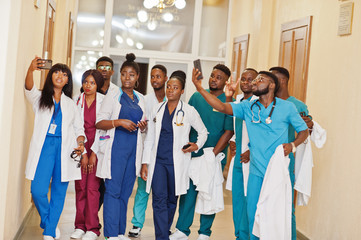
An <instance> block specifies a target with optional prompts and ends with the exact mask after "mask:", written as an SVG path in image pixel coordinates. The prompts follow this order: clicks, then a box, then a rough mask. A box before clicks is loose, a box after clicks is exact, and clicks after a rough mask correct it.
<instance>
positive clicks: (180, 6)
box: [175, 0, 186, 9]
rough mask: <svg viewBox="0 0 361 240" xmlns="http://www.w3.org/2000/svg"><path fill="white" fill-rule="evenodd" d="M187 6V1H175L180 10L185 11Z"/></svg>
mask: <svg viewBox="0 0 361 240" xmlns="http://www.w3.org/2000/svg"><path fill="white" fill-rule="evenodd" d="M185 6H186V1H185V0H176V1H175V7H176V8H178V9H183V8H185Z"/></svg>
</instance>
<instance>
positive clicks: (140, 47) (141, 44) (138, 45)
mask: <svg viewBox="0 0 361 240" xmlns="http://www.w3.org/2000/svg"><path fill="white" fill-rule="evenodd" d="M135 46H136V47H137V48H138V49H143V43H140V42H137V44H135Z"/></svg>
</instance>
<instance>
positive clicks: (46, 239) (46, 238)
mask: <svg viewBox="0 0 361 240" xmlns="http://www.w3.org/2000/svg"><path fill="white" fill-rule="evenodd" d="M43 239H44V240H54V238H53V237H52V236H48V235H44V236H43Z"/></svg>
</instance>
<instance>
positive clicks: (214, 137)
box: [188, 89, 233, 157]
mask: <svg viewBox="0 0 361 240" xmlns="http://www.w3.org/2000/svg"><path fill="white" fill-rule="evenodd" d="M207 92H210V91H209V89H207ZM217 98H218V99H219V100H221V101H222V102H226V95H225V94H224V93H222V94H221V95H219V96H218V97H217ZM188 104H189V105H191V106H193V107H194V108H195V109H196V110H197V112H198V113H199V115H200V116H201V119H202V121H203V123H204V125H205V126H206V128H207V130H208V138H207V141H206V142H205V144H204V145H203V148H207V147H215V146H216V145H217V143H218V140H219V138H220V137H221V136H222V135H223V133H224V132H225V130H231V131H233V118H232V117H231V116H228V115H226V114H224V113H221V112H218V111H217V110H215V109H213V107H211V105H209V104H208V103H207V102H206V100H205V99H204V98H203V96H202V95H201V94H200V93H199V92H196V93H194V94H193V95H192V97H191V98H190V99H189V102H188ZM197 136H198V134H197V131H195V130H194V129H193V128H192V129H191V132H190V135H189V141H190V142H196V141H197ZM203 148H201V149H200V150H199V151H198V152H197V153H195V152H193V153H192V157H199V156H202V155H203ZM226 151H227V147H225V148H224V149H223V152H224V153H225V154H226Z"/></svg>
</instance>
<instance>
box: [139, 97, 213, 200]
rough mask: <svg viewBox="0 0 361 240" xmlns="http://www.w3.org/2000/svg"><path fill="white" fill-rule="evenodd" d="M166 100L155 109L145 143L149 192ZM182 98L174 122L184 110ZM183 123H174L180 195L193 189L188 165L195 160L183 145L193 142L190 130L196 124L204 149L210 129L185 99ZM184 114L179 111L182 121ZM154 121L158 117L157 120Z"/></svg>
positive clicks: (198, 141) (144, 157) (199, 144)
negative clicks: (190, 185) (183, 149)
mask: <svg viewBox="0 0 361 240" xmlns="http://www.w3.org/2000/svg"><path fill="white" fill-rule="evenodd" d="M166 103H167V102H165V103H159V105H158V107H157V108H154V111H153V112H152V114H151V116H150V120H149V122H148V132H147V136H146V139H145V142H144V152H143V160H142V163H143V164H148V179H147V187H146V191H147V192H148V193H149V192H150V188H151V185H152V179H153V173H154V168H155V163H156V157H157V149H158V142H159V137H160V131H161V129H162V119H163V115H164V110H165V107H166ZM181 105H182V101H181V100H180V101H179V102H178V105H177V107H176V109H175V110H174V111H175V114H174V117H173V121H172V122H176V119H177V113H178V111H179V110H180V109H181ZM183 111H184V118H183V125H181V126H177V125H175V124H174V125H173V163H174V177H175V194H176V195H177V196H179V195H182V194H186V193H187V190H188V188H189V176H188V167H189V163H190V160H191V153H183V152H182V148H183V146H184V145H186V144H187V143H188V142H189V132H190V130H191V127H193V128H194V129H195V130H196V131H197V132H198V138H197V142H196V144H197V146H198V149H200V148H202V147H203V145H204V143H205V142H206V140H207V135H208V132H207V128H206V127H205V126H204V124H203V122H202V119H201V117H200V116H199V114H198V112H197V111H196V110H195V108H194V107H192V106H190V105H188V104H187V103H185V102H183ZM181 116H182V114H181V112H179V117H178V122H179V123H180V121H181V118H182V117H181ZM154 120H156V121H155V122H154Z"/></svg>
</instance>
